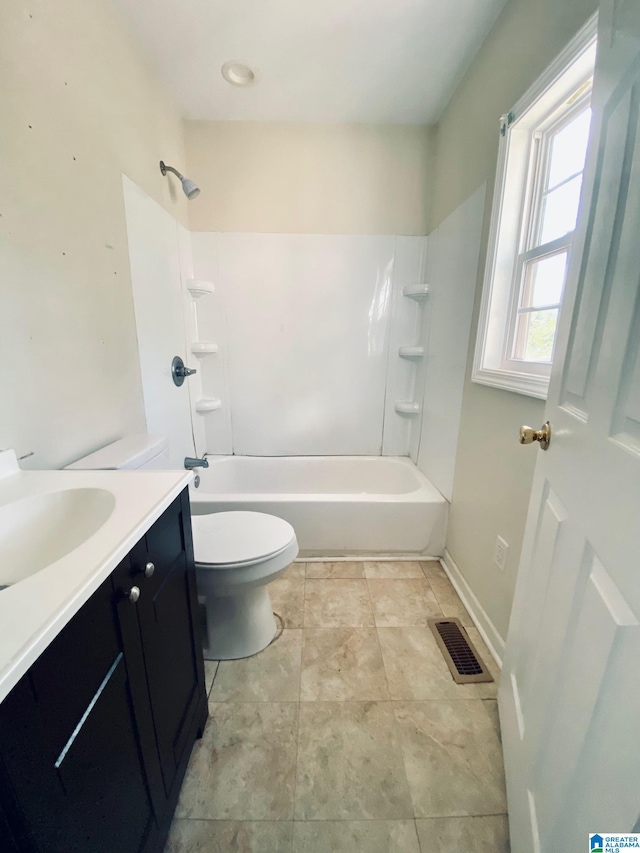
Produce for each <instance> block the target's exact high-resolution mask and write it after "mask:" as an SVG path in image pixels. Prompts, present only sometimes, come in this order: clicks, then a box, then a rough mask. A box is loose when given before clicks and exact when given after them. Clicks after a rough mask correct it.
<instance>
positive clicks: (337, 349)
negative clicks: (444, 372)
mask: <svg viewBox="0 0 640 853" xmlns="http://www.w3.org/2000/svg"><path fill="white" fill-rule="evenodd" d="M192 246H193V257H194V269H195V274H196V276H197V277H198V278H204V279H208V280H212V281H215V283H216V293H215V294H214V295H213V296H212V297H211V299H207V300H206V301H205V300H203V301H202V303H199V304H198V327H199V328H198V333H199V335H200V337H201V338H202V339H203V340H214V341H216V342H217V343H219V345H220V350H219V355H218V357H216V358H213V359H210V360H208V361H207V362H205V363H204V364H203V374H202V381H203V385H204V386H205V394H209V393H211V395H212V396H215V397H220V398H221V399H222V402H223V411H226V412H227V414H229V413H230V416H228V417H225V416H224V414H221V415H219V416H216V415H212V416H211V417H210V418H207V421H206V424H205V429H206V431H207V450H208V451H209V452H211V453H236V454H240V455H257V456H283V455H291V456H296V455H326V456H330V455H350V454H362V455H378V454H381V453H383V454H385V455H393V456H402V455H407V454H408V453H409V450H410V446H411V445H412V443H413V444H414V445H416V446H417V438H416V436H414V441H413V442H412V441H411V432H412V431H413V432H414V433H415V434H416V435H417V433H418V432H419V422H418V421H419V419H418V418H415V417H413V418H412V417H410V416H409V417H407V416H402V415H399V414H398V413H397V412H395V410H394V402H395V401H396V400H407V399H413V397H414V396H415V395H416V393H417V392H420V393H418V397H420V396H421V388H422V384H421V383H420V382H419V381H418V382H416V378H417V377H419V376H420V375H421V366H420V365H418V364H416V363H415V362H411V361H408V360H406V359H401V358H400V357H399V355H398V346H400V345H414V344H420V343H421V344H423V345H424V344H425V343H426V341H425V340H423V339H422V338H421V335H422V334H423V324H422V317H423V312H422V311H421V310H420V308H419V306H418V305H417V304H416V303H415V302H414V301H413V300H411V299H407V298H406V297H403V296H402V288H403V287H404V286H405V285H407V284H416V283H418V282H420V281H422V280H423V278H424V274H425V272H424V271H425V268H426V250H427V238H426V237H395V236H393V235H390V236H384V235H382V236H363V235H331V234H242V233H232V234H227V233H211V232H200V233H199V232H196V233H194V234H192ZM214 371H215V372H216V375H214ZM222 380H224V381H222ZM207 387H209V388H211V391H210V392H209V391H208V390H207ZM418 401H419V402H420V399H419V400H418ZM414 458H415V455H414Z"/></svg>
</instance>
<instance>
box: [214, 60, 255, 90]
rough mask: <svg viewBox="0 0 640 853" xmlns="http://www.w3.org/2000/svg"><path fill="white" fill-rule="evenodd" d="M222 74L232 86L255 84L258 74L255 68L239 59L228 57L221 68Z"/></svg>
mask: <svg viewBox="0 0 640 853" xmlns="http://www.w3.org/2000/svg"><path fill="white" fill-rule="evenodd" d="M221 71H222V76H223V77H224V79H225V80H226V81H227V83H231V85H232V86H255V84H256V83H257V82H258V79H259V75H258V72H257V71H256V69H255V68H251V66H250V65H248V63H246V62H243V61H242V60H241V59H230V60H229V62H225V64H224V65H223V66H222V68H221Z"/></svg>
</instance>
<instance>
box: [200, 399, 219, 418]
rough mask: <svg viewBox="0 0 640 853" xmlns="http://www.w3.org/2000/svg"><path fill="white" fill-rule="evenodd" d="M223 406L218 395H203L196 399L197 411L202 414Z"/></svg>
mask: <svg viewBox="0 0 640 853" xmlns="http://www.w3.org/2000/svg"><path fill="white" fill-rule="evenodd" d="M221 408H222V400H218V399H217V398H216V397H202V398H201V399H200V400H196V412H200V414H201V415H204V414H206V413H207V412H215V411H216V410H217V409H221Z"/></svg>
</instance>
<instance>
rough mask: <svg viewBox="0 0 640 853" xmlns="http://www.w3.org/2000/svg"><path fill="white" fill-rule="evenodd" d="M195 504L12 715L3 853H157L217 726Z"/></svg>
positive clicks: (20, 692) (140, 552) (175, 515)
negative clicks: (205, 652)
mask: <svg viewBox="0 0 640 853" xmlns="http://www.w3.org/2000/svg"><path fill="white" fill-rule="evenodd" d="M197 614H198V607H197V594H196V585H195V566H194V561H193V543H192V538H191V522H190V513H189V498H188V495H187V492H186V490H185V492H183V494H182V495H180V496H179V497H178V498H177V499H176V500H175V501H174V502H173V503H172V504H171V505H170V506H169V508H168V509H167V510H166V511H165V512H164V513H163V515H162V516H161V517H160V518H159V519H158V521H157V522H156V523H155V524H154V525H153V526H152V527H151V528H150V529H149V530H148V531H147V533H146V534H145V535H144V536H143V538H142V539H141V540H140V541H139V542H138V543H137V544H136V545H135V546H134V548H133V549H132V550H131V552H130V553H129V554H128V556H127V557H126V558H125V559H124V560H123V561H122V563H121V564H120V565H119V566H118V567H117V568H116V569H115V571H114V572H113V573H112V574H111V576H110V577H109V578H108V579H107V580H106V581H105V582H104V583H103V584H102V585H101V586H100V587H99V589H98V590H97V591H96V592H95V593H94V594H93V595H92V596H91V598H90V599H89V600H88V601H87V602H86V603H85V604H84V605H83V607H82V608H81V609H80V610H79V611H78V613H77V614H76V615H75V616H74V617H73V618H72V619H71V621H70V622H69V623H68V624H67V625H66V627H65V628H63V629H62V631H61V632H60V633H59V634H58V636H57V637H56V638H55V639H54V640H53V642H52V643H51V644H50V645H49V646H48V648H47V649H46V650H45V651H44V652H43V653H42V655H41V656H40V657H39V658H38V660H37V661H36V662H35V663H34V665H33V666H32V667H31V669H30V670H29V672H28V673H27V674H26V675H25V676H24V677H23V678H22V679H21V680H20V682H19V683H18V684H17V685H16V687H15V688H14V689H13V690H12V691H11V693H10V694H9V695H8V696H7V698H6V699H5V700H4V701H3V702H2V704H1V705H0V851H2V853H4V851H7V853H9V851H10V853H14V851H15V853H23V852H24V853H138V851H140V852H141V853H142V851H144V853H159V851H161V850H162V847H163V845H164V842H165V839H166V834H167V831H168V828H169V825H170V822H171V817H172V815H173V811H174V809H175V804H176V801H177V798H178V793H179V789H180V784H181V782H182V779H183V776H184V773H185V770H186V766H187V762H188V760H189V756H190V753H191V749H192V747H193V742H194V740H195V738H196V737H197V736H198V735H200V734H201V733H202V730H203V728H204V725H205V722H206V718H207V702H206V694H205V688H204V663H203V659H202V647H201V642H200V636H199V629H198V621H197Z"/></svg>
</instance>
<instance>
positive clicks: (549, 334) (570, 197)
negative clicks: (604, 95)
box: [472, 17, 597, 399]
mask: <svg viewBox="0 0 640 853" xmlns="http://www.w3.org/2000/svg"><path fill="white" fill-rule="evenodd" d="M596 26H597V19H596V18H595V17H594V18H593V19H592V20H590V21H589V23H588V24H587V25H586V26H585V27H584V28H583V30H581V32H580V33H579V34H578V35H577V36H576V38H575V39H574V40H573V41H572V42H571V44H570V45H568V47H567V48H566V49H565V50H564V51H563V53H562V54H561V56H560V57H558V59H557V60H556V61H555V62H554V63H553V65H552V66H551V67H550V68H549V69H548V70H547V71H546V72H545V74H544V75H543V76H542V78H540V80H538V81H537V82H536V84H535V85H534V86H533V87H532V88H531V89H530V90H529V92H527V94H526V95H525V96H524V97H523V98H522V99H521V100H520V101H519V102H518V103H517V104H516V105H515V107H514V108H513V109H512V110H511V111H510V112H509V113H508V114H507V115H506V116H503V117H502V118H501V126H500V133H501V140H500V149H499V154H498V170H497V175H496V186H495V192H494V200H493V211H492V220H491V231H490V235H489V248H488V254H487V266H486V272H485V281H484V289H483V297H482V311H481V315H480V325H479V328H478V340H477V344H476V354H475V360H474V369H473V376H472V378H473V381H474V382H480V383H482V384H485V385H493V386H496V387H498V388H506V389H507V390H511V391H516V392H518V393H520V394H527V395H530V396H533V397H540V398H543V399H544V398H546V396H547V389H548V386H549V376H550V373H551V364H552V362H553V352H554V345H555V336H556V327H557V323H558V317H559V314H560V309H561V306H562V295H563V291H564V282H565V277H566V271H567V264H568V259H569V253H570V251H571V243H572V239H573V232H574V230H575V226H576V219H577V215H578V205H579V201H580V191H581V188H582V174H583V170H584V165H585V158H586V153H587V142H588V139H589V127H590V122H591V109H590V101H591V82H592V77H593V70H594V64H595V51H596V44H595V39H596Z"/></svg>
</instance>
